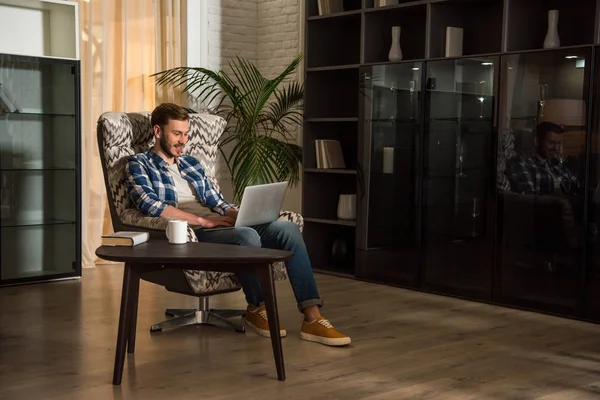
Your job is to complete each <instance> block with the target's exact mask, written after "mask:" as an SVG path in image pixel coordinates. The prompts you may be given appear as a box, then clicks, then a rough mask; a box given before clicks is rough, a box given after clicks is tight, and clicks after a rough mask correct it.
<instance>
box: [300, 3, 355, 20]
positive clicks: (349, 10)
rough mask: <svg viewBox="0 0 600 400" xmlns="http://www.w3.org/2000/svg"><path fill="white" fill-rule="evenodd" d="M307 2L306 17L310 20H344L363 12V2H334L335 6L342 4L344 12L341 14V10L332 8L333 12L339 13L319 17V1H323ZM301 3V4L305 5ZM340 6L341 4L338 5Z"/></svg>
mask: <svg viewBox="0 0 600 400" xmlns="http://www.w3.org/2000/svg"><path fill="white" fill-rule="evenodd" d="M305 1H306V15H307V16H308V18H307V19H308V20H309V21H312V20H318V19H324V18H343V17H345V16H348V15H353V14H360V13H361V12H362V10H361V7H362V0H334V4H333V6H334V7H335V6H336V4H335V3H336V2H341V5H342V8H341V9H342V10H343V11H341V12H339V9H337V8H332V10H334V11H337V12H334V13H331V14H325V15H319V1H322V0H305ZM303 3H304V2H301V3H300V4H303ZM338 4H339V3H338Z"/></svg>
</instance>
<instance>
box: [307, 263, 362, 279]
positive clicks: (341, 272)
mask: <svg viewBox="0 0 600 400" xmlns="http://www.w3.org/2000/svg"><path fill="white" fill-rule="evenodd" d="M312 270H313V271H314V272H316V273H318V274H323V275H333V276H339V277H341V278H354V274H353V273H352V272H351V270H349V269H347V268H342V267H332V266H329V265H323V266H321V267H320V268H313V269H312Z"/></svg>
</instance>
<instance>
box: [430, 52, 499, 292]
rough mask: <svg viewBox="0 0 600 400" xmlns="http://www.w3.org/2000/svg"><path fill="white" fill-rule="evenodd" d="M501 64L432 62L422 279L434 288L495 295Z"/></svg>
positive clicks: (490, 61)
mask: <svg viewBox="0 0 600 400" xmlns="http://www.w3.org/2000/svg"><path fill="white" fill-rule="evenodd" d="M497 64H498V59H497V58H495V57H491V58H483V57H482V58H469V59H456V60H454V59H453V60H440V61H432V62H428V63H427V71H426V83H425V87H426V97H425V107H426V109H425V111H424V112H425V134H424V139H425V140H424V159H423V272H422V284H423V286H424V287H425V288H427V289H430V290H435V291H440V292H446V293H452V294H458V295H464V296H467V297H474V298H489V297H490V296H491V275H492V274H491V268H490V267H489V266H490V265H491V264H492V261H493V224H492V221H491V220H490V216H491V215H492V210H493V207H492V196H491V189H492V187H493V186H492V178H493V174H492V172H493V162H492V161H493V145H492V144H493V141H492V137H493V132H494V106H495V96H494V92H495V76H496V74H495V71H496V68H497Z"/></svg>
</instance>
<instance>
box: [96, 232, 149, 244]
mask: <svg viewBox="0 0 600 400" xmlns="http://www.w3.org/2000/svg"><path fill="white" fill-rule="evenodd" d="M148 239H150V233H149V232H130V231H119V232H115V233H111V234H109V235H102V237H101V244H102V245H103V246H130V247H133V246H137V245H138V244H142V243H144V242H147V241H148Z"/></svg>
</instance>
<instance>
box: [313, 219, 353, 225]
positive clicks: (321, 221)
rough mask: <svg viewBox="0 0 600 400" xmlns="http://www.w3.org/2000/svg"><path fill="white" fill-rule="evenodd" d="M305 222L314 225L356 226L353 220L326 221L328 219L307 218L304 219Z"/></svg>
mask: <svg viewBox="0 0 600 400" xmlns="http://www.w3.org/2000/svg"><path fill="white" fill-rule="evenodd" d="M304 221H305V222H314V223H316V224H330V225H344V226H356V221H355V220H346V219H338V218H335V219H333V218H332V219H328V218H308V217H304Z"/></svg>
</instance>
